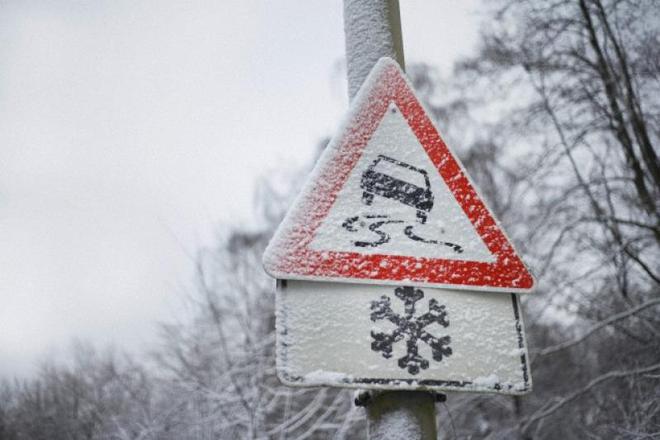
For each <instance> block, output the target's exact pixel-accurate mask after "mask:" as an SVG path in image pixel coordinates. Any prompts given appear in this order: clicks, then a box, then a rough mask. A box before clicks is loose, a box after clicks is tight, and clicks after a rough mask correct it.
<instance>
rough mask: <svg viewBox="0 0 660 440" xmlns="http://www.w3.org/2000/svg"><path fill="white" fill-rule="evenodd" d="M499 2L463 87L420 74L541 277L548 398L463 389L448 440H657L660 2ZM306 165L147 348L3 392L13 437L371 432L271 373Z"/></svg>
mask: <svg viewBox="0 0 660 440" xmlns="http://www.w3.org/2000/svg"><path fill="white" fill-rule="evenodd" d="M498 4H499V5H500V7H498V8H496V9H494V10H493V12H492V17H491V18H490V20H489V27H488V28H487V29H484V30H483V34H482V38H481V44H480V51H479V53H478V54H477V55H476V56H474V57H473V58H471V59H466V60H463V61H462V62H460V63H459V64H458V65H456V67H455V69H454V73H453V75H452V76H451V77H447V78H441V77H440V76H439V75H438V73H437V71H436V70H435V69H434V68H433V66H429V65H419V64H417V65H411V66H408V75H409V76H410V77H411V79H412V81H413V83H414V86H415V89H416V90H417V92H418V94H419V95H420V96H421V97H422V98H423V99H424V101H425V102H426V104H427V108H428V109H429V110H430V111H431V113H432V115H433V117H434V118H435V119H436V121H437V124H438V126H439V127H440V129H441V131H442V133H443V136H444V137H445V138H446V140H447V141H448V143H449V144H450V145H452V146H453V148H454V149H455V151H456V152H457V153H458V154H459V156H460V157H461V159H462V160H463V162H464V164H465V165H466V167H467V169H468V171H469V173H470V175H471V176H472V177H473V179H474V180H475V181H476V182H477V185H478V187H479V188H480V189H481V191H482V194H483V195H484V196H485V197H486V199H487V202H488V204H489V206H490V207H491V209H492V210H493V211H494V212H495V214H496V216H497V217H498V218H499V219H500V220H501V222H502V223H503V225H504V227H505V229H506V231H507V232H508V234H509V236H510V237H511V238H512V239H513V241H514V242H515V243H516V245H517V247H518V249H519V250H520V251H521V252H522V253H523V254H524V259H525V261H526V262H527V263H528V265H530V266H531V267H532V268H533V271H534V272H535V274H536V277H537V280H538V289H537V291H536V292H535V293H534V294H532V295H528V296H525V297H524V298H523V304H524V317H525V321H526V330H527V334H528V341H529V346H530V356H531V361H532V374H533V381H534V390H533V392H532V393H531V394H529V395H526V396H524V397H509V396H494V395H486V394H450V395H449V398H448V401H447V402H446V403H443V404H438V407H437V414H438V425H439V430H440V437H441V438H470V439H477V438H484V439H499V438H502V439H513V438H519V439H553V438H563V439H592V438H593V439H597V438H598V439H600V438H621V439H653V438H660V315H659V314H658V311H659V310H660V264H659V263H660V246H659V245H660V203H659V201H660V162H659V161H658V148H657V146H658V142H659V138H660V4H659V3H658V2H657V1H654V0H636V1H628V0H570V1H568V0H534V1H531V0H530V1H511V2H509V1H507V2H499V3H498ZM404 37H405V36H404ZM326 142H327V141H321V142H320V143H319V145H318V146H317V147H316V148H317V150H318V151H319V153H320V151H321V150H322V149H323V147H324V146H325V144H326ZM311 166H312V164H310V166H309V168H307V169H304V170H287V171H286V172H282V173H281V174H277V175H269V176H266V177H264V178H262V180H261V183H260V186H259V191H258V193H257V194H256V200H257V204H256V212H255V215H257V216H259V218H261V219H262V224H263V228H262V229H260V230H244V229H241V228H240V227H236V228H234V229H231V230H228V231H225V232H224V234H223V238H222V239H221V240H220V241H219V242H218V243H217V245H216V246H215V247H213V248H204V249H199V251H198V254H197V259H196V269H197V277H196V286H195V287H196V288H195V289H194V291H193V292H192V293H191V294H190V295H189V298H187V301H186V304H187V309H186V310H185V313H183V314H182V315H181V318H180V320H178V321H177V322H169V323H166V324H163V325H162V334H161V337H160V344H159V345H158V346H155V347H153V350H152V351H151V353H148V354H145V355H144V356H138V357H136V356H129V355H127V354H125V353H122V352H120V351H117V350H105V351H104V350H98V349H95V348H93V347H92V346H91V345H88V344H85V343H78V344H77V345H76V346H75V348H74V353H73V357H72V360H71V361H70V362H66V363H55V362H52V363H45V364H44V365H43V366H42V368H41V369H40V372H39V374H38V375H37V376H36V377H34V378H32V379H28V380H23V381H11V380H4V381H3V382H2V384H1V385H0V439H2V440H14V439H34V440H41V439H44V440H57V439H62V440H64V439H117V440H119V439H122V440H123V439H126V440H128V439H135V440H137V439H200V440H201V439H218V438H227V439H229V438H232V439H233V438H249V439H257V438H258V439H265V438H273V439H275V438H279V439H284V438H287V439H288V438H291V439H308V438H309V439H326V438H327V439H331V438H332V439H344V438H364V437H365V435H366V431H365V430H366V424H365V421H364V410H363V409H362V408H358V407H355V406H354V405H353V393H352V392H351V391H346V390H337V389H327V388H326V389H292V388H287V387H284V386H282V385H281V384H280V383H279V381H278V379H277V378H276V376H275V365H274V363H275V361H274V311H273V303H274V295H273V289H274V282H273V280H272V279H270V278H268V277H267V276H266V275H265V274H264V272H263V270H262V267H261V255H262V252H263V250H264V247H265V245H266V244H267V242H268V240H269V238H270V236H271V234H272V233H273V231H274V229H275V228H276V226H277V225H278V223H279V221H280V220H281V219H282V217H283V215H284V213H285V211H286V209H287V207H288V205H289V203H290V202H291V200H292V197H293V196H294V195H295V194H296V192H297V191H298V190H299V188H300V186H301V184H302V182H303V181H304V179H305V176H306V174H307V173H308V172H309V170H310V169H311Z"/></svg>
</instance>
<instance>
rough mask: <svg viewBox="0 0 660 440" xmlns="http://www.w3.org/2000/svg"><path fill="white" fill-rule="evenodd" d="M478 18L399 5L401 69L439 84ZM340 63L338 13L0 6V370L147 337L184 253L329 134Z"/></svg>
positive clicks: (437, 7) (340, 91)
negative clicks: (430, 74)
mask: <svg viewBox="0 0 660 440" xmlns="http://www.w3.org/2000/svg"><path fill="white" fill-rule="evenodd" d="M476 9H477V3H476V2H475V1H466V0H461V1H456V0H442V1H440V0H434V1H421V0H420V1H410V0H403V1H402V2H401V15H402V25H403V36H404V46H405V52H406V59H407V61H408V62H415V61H425V62H428V63H430V64H433V65H436V66H438V67H439V68H440V69H441V71H442V72H444V73H448V72H449V69H450V66H451V64H452V62H453V61H454V60H456V59H457V58H458V57H460V56H465V55H468V54H469V53H470V50H471V49H473V47H474V45H475V44H476V39H477V35H478V27H477V24H478V21H479V16H478V15H477V14H475V11H476ZM343 51H344V40H343V28H342V4H341V1H328V0H315V1H310V0H297V1H293V0H291V1H288V0H287V1H268V0H263V1H256V0H242V1H235V2H225V1H222V2H220V1H217V0H212V1H211V0H209V1H203V0H200V1H173V0H158V1H156V0H154V1H146V0H145V1H143V0H59V1H54V0H53V1H47V0H41V1H40V0H4V1H2V2H0V375H2V376H7V375H18V376H25V375H27V374H30V373H31V372H33V371H34V368H35V365H36V364H37V362H38V361H39V360H41V359H44V358H45V357H47V356H51V355H57V354H59V353H62V352H65V351H66V349H67V348H68V346H69V345H70V342H71V340H72V339H73V338H76V337H77V338H82V339H87V340H90V341H92V342H95V343H98V344H108V343H110V344H114V345H115V346H117V347H122V348H127V349H131V350H139V349H140V348H142V347H145V346H147V345H148V344H149V343H150V342H152V341H153V340H154V338H155V335H156V323H157V322H158V321H159V320H164V319H168V318H170V317H172V316H174V315H175V314H176V310H177V305H178V304H179V303H180V297H181V295H182V293H184V292H185V291H186V290H187V289H189V288H190V286H191V284H192V283H191V279H192V275H191V262H190V259H189V256H188V255H189V254H190V253H194V252H195V249H197V248H198V247H199V246H202V245H204V244H209V243H211V242H212V240H213V237H214V234H215V233H216V232H217V231H218V230H219V228H221V227H222V225H227V224H242V223H250V222H251V221H253V220H252V218H251V209H252V193H253V190H254V181H255V179H256V178H257V177H258V176H260V175H264V174H265V173H267V172H268V171H269V170H272V169H274V168H277V167H292V168H295V167H297V166H300V165H302V164H304V163H305V162H306V161H308V160H309V159H310V157H311V154H312V151H313V147H314V145H315V143H316V142H317V141H318V139H319V138H320V137H322V136H324V135H328V134H331V133H332V132H333V131H334V129H335V128H336V127H337V125H338V123H339V121H340V119H341V117H342V115H343V113H344V112H345V110H346V107H347V99H346V96H345V95H346V86H345V80H344V77H343V76H342V75H341V74H338V73H337V72H338V69H339V68H341V66H342V64H341V63H343ZM333 72H334V73H333Z"/></svg>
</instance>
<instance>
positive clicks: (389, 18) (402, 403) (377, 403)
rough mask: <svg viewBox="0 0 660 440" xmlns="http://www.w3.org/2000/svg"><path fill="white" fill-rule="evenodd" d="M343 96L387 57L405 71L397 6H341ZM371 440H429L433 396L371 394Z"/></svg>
mask: <svg viewBox="0 0 660 440" xmlns="http://www.w3.org/2000/svg"><path fill="white" fill-rule="evenodd" d="M344 34H345V36H346V70H347V75H348V96H349V99H353V97H354V96H355V94H356V93H357V92H358V90H359V89H360V86H361V85H362V83H363V82H364V80H365V78H366V77H367V75H368V74H369V72H370V71H371V69H372V67H373V66H374V64H376V62H377V61H378V59H380V58H381V57H390V58H392V59H394V60H395V61H396V62H398V63H399V65H400V66H401V68H402V69H404V70H405V62H404V57H403V38H402V36H401V16H400V13H399V1H398V0H344ZM365 408H366V411H367V427H368V428H367V429H368V434H369V439H371V440H380V439H388V440H431V439H433V440H435V439H436V437H437V430H436V424H435V396H434V394H432V393H428V392H424V391H384V392H374V393H372V394H371V397H370V399H368V401H367V402H365Z"/></svg>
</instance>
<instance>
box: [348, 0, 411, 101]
mask: <svg viewBox="0 0 660 440" xmlns="http://www.w3.org/2000/svg"><path fill="white" fill-rule="evenodd" d="M344 34H345V36H346V70H347V73H348V96H349V98H351V99H352V98H353V97H354V96H355V94H356V93H357V91H358V89H359V88H360V86H361V85H362V83H363V82H364V79H365V78H366V77H367V75H368V74H369V72H370V71H371V68H372V67H373V66H374V64H376V61H378V59H379V58H381V57H390V58H392V59H394V60H395V61H396V62H398V63H399V65H400V66H401V68H402V69H404V70H405V67H406V66H405V61H404V59H403V39H402V38H401V15H400V14H399V0H344Z"/></svg>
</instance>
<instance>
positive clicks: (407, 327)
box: [371, 286, 452, 374]
mask: <svg viewBox="0 0 660 440" xmlns="http://www.w3.org/2000/svg"><path fill="white" fill-rule="evenodd" d="M394 294H395V295H396V296H397V298H399V299H400V300H401V301H403V303H404V313H403V315H400V314H398V313H394V311H393V310H392V307H391V299H390V297H388V296H385V295H383V296H381V297H380V299H378V300H376V301H372V302H371V320H372V321H374V322H376V321H380V320H388V321H390V322H391V323H392V324H394V325H396V328H395V329H394V330H393V331H392V332H390V333H384V332H375V331H373V330H372V331H371V337H372V338H373V341H372V342H371V349H372V350H373V351H376V352H381V353H382V355H383V357H384V358H386V359H389V358H391V357H392V347H393V345H394V344H395V343H397V342H399V341H401V340H403V339H404V338H405V340H406V350H407V353H406V355H405V356H403V357H402V358H400V359H399V360H398V365H399V367H400V368H407V369H408V373H410V374H417V373H419V371H420V368H421V369H422V370H425V369H427V368H428V367H429V361H428V360H427V359H424V358H423V357H422V356H420V355H419V353H418V351H419V346H418V341H419V340H421V341H423V342H425V343H426V344H427V345H428V346H429V347H431V352H432V355H433V360H435V361H438V362H440V361H442V358H443V356H444V357H448V356H451V353H452V351H451V347H449V343H450V342H451V337H450V336H443V337H441V338H436V337H435V336H433V335H432V334H430V333H429V332H427V331H426V327H427V326H429V325H431V324H433V323H437V324H440V325H441V326H443V327H448V326H449V321H448V320H447V312H446V311H445V306H443V305H440V304H438V302H437V301H436V300H435V299H431V300H429V308H428V312H426V313H424V314H423V315H421V316H415V303H417V301H419V300H420V299H422V298H424V292H423V291H422V290H421V289H416V288H414V287H408V286H407V287H397V288H396V289H395V290H394Z"/></svg>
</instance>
